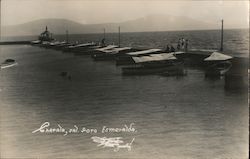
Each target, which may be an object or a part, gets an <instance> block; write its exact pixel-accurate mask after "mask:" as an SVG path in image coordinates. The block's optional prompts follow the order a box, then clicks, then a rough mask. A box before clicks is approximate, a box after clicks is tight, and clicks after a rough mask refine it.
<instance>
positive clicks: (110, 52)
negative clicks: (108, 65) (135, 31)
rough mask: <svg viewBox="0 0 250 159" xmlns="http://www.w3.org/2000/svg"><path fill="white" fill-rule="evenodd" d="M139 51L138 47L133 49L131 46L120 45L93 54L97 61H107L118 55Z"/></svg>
mask: <svg viewBox="0 0 250 159" xmlns="http://www.w3.org/2000/svg"><path fill="white" fill-rule="evenodd" d="M133 51H138V49H133V48H131V47H119V48H112V49H107V50H103V51H101V52H100V53H96V54H94V55H93V56H92V58H93V59H94V60H96V61H107V60H115V59H116V57H118V56H122V55H124V54H126V53H129V52H133Z"/></svg>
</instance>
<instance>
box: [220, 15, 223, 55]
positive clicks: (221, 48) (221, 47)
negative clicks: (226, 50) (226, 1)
mask: <svg viewBox="0 0 250 159" xmlns="http://www.w3.org/2000/svg"><path fill="white" fill-rule="evenodd" d="M220 51H223V19H222V20H221V41H220Z"/></svg>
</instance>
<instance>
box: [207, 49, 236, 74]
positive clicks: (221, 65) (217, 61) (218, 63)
mask: <svg viewBox="0 0 250 159" xmlns="http://www.w3.org/2000/svg"><path fill="white" fill-rule="evenodd" d="M232 58H233V57H232V56H229V55H225V54H222V53H220V52H214V53H212V54H211V55H210V56H209V57H207V58H205V59H204V62H205V66H206V67H205V71H206V75H208V76H222V75H225V73H226V72H227V71H229V69H230V68H231V67H232V63H231V62H230V61H229V60H230V59H232Z"/></svg>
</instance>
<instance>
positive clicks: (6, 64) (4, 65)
mask: <svg viewBox="0 0 250 159" xmlns="http://www.w3.org/2000/svg"><path fill="white" fill-rule="evenodd" d="M17 64H18V63H17V62H16V61H15V60H13V59H7V60H5V61H4V62H3V63H2V64H1V65H0V68H1V69H4V68H9V67H13V66H16V65H17Z"/></svg>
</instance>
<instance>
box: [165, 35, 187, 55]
mask: <svg viewBox="0 0 250 159" xmlns="http://www.w3.org/2000/svg"><path fill="white" fill-rule="evenodd" d="M188 44H189V41H188V39H184V38H180V39H179V40H178V44H177V47H176V50H177V51H179V50H184V51H187V50H188ZM165 51H166V52H175V48H174V47H173V45H167V46H166V50H165Z"/></svg>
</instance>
